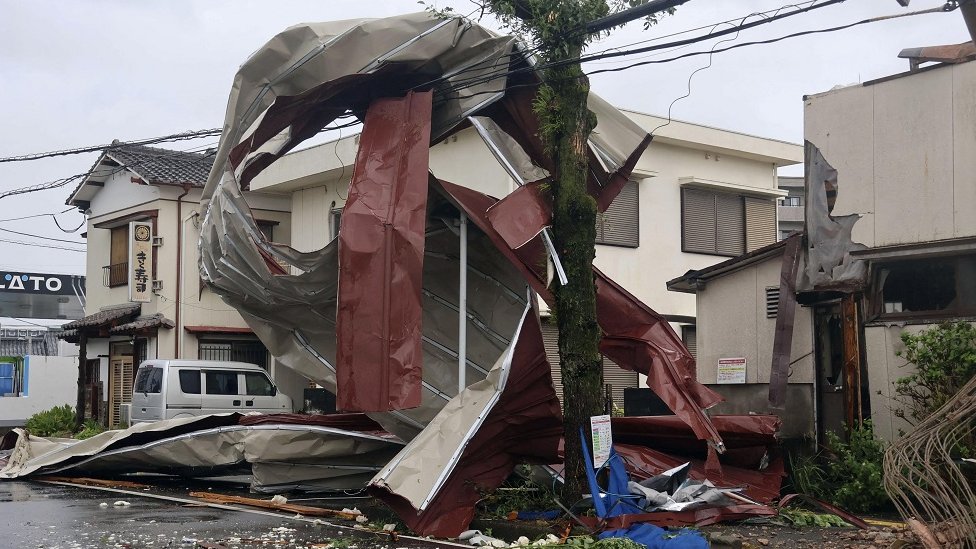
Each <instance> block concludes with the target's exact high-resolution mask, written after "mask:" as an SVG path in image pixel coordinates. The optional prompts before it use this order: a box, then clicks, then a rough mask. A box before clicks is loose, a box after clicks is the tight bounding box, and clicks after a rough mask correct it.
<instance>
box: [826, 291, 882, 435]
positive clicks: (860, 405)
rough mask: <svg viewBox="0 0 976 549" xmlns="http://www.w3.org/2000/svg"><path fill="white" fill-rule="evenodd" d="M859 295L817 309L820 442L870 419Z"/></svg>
mask: <svg viewBox="0 0 976 549" xmlns="http://www.w3.org/2000/svg"><path fill="white" fill-rule="evenodd" d="M858 301H859V300H858V298H857V296H856V295H848V296H845V297H844V298H843V299H841V300H837V301H831V302H828V303H821V304H818V305H816V306H815V307H814V344H815V353H816V376H817V377H816V391H817V395H816V399H817V442H818V443H821V444H822V443H823V442H824V440H825V435H826V433H827V432H830V431H832V432H834V433H836V434H837V435H839V436H840V437H841V438H846V432H847V431H846V428H847V427H849V426H860V425H861V423H862V422H863V421H864V420H865V419H868V418H869V417H870V415H871V414H870V404H869V403H870V393H869V391H868V377H867V370H866V367H865V361H864V358H863V357H864V355H863V349H862V345H861V335H860V334H861V323H860V321H859V318H860V315H859V306H858Z"/></svg>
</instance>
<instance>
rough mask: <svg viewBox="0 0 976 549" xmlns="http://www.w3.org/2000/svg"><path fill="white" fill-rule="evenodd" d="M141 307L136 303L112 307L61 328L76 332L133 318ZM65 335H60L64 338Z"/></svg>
mask: <svg viewBox="0 0 976 549" xmlns="http://www.w3.org/2000/svg"><path fill="white" fill-rule="evenodd" d="M141 307H142V306H141V305H139V304H138V303H132V304H127V305H121V306H118V307H112V308H110V309H103V310H101V311H98V312H97V313H92V314H90V315H88V316H85V317H82V318H79V319H78V320H75V321H73V322H69V323H67V324H65V325H64V326H62V328H64V329H65V330H76V329H78V328H88V327H91V326H100V325H102V324H107V323H109V322H112V321H113V320H119V319H123V318H125V317H128V316H133V315H136V314H139V310H140V309H141ZM64 335H65V334H62V337H64Z"/></svg>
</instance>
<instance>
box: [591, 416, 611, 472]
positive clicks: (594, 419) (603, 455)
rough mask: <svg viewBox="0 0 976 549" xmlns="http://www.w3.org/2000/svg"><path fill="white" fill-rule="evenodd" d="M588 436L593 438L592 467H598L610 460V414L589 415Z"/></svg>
mask: <svg viewBox="0 0 976 549" xmlns="http://www.w3.org/2000/svg"><path fill="white" fill-rule="evenodd" d="M590 438H592V439H593V467H594V468H595V469H599V468H600V467H603V466H604V465H606V463H607V462H608V461H610V447H611V446H613V434H612V433H611V431H610V416H591V417H590Z"/></svg>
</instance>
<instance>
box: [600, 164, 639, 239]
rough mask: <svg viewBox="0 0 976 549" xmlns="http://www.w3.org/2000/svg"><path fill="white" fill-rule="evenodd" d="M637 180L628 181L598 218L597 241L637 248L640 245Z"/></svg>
mask: <svg viewBox="0 0 976 549" xmlns="http://www.w3.org/2000/svg"><path fill="white" fill-rule="evenodd" d="M639 210H640V203H639V200H638V192H637V182H636V181H628V182H627V184H625V185H624V187H623V188H622V189H621V190H620V194H618V195H617V196H616V198H614V199H613V202H611V203H610V207H609V208H607V211H605V212H603V213H598V214H597V218H596V243H597V244H605V245H608V246H626V247H628V248H636V247H637V246H638V245H640V222H639V221H640V216H639Z"/></svg>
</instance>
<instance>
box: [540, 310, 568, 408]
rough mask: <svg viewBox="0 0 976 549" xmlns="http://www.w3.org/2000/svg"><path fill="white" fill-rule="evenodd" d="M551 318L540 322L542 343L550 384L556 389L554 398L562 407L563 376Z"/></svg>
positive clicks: (557, 338) (557, 337)
mask: <svg viewBox="0 0 976 549" xmlns="http://www.w3.org/2000/svg"><path fill="white" fill-rule="evenodd" d="M550 320H554V319H552V318H551V317H550V318H548V319H543V322H542V343H543V344H544V345H545V347H546V358H547V359H548V360H549V366H550V367H551V368H552V384H553V386H554V387H555V388H556V396H557V397H559V406H560V407H562V405H563V376H562V370H561V369H560V368H559V330H558V329H557V328H556V323H555V322H550Z"/></svg>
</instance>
